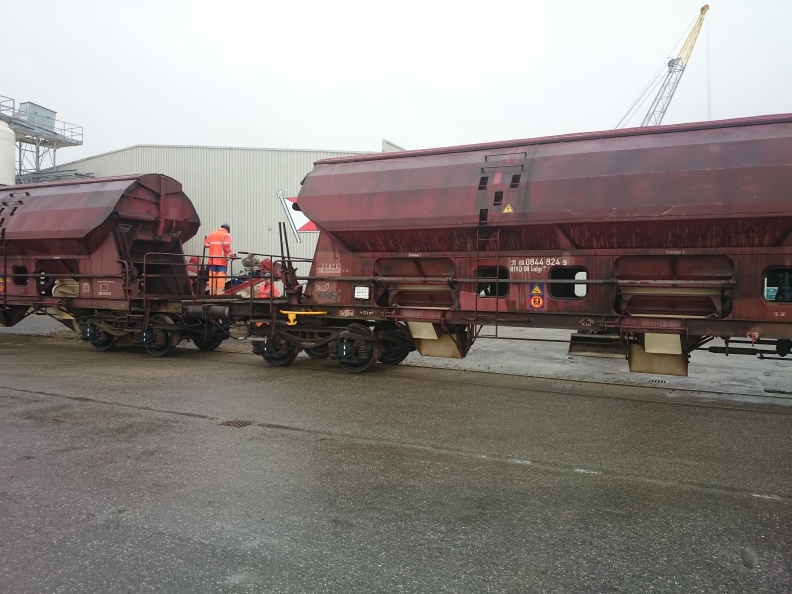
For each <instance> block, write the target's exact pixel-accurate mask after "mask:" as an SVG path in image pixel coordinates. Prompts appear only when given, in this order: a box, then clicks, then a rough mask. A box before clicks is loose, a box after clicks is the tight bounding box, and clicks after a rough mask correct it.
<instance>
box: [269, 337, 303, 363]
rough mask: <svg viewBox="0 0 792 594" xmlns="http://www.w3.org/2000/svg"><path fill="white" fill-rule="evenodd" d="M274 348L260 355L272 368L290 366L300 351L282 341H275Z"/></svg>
mask: <svg viewBox="0 0 792 594" xmlns="http://www.w3.org/2000/svg"><path fill="white" fill-rule="evenodd" d="M275 344H276V348H275V349H273V350H271V351H270V352H268V353H261V358H262V359H264V360H265V361H266V362H267V363H269V364H270V365H272V366H273V367H285V366H286V365H291V364H292V363H294V360H295V359H296V358H297V355H298V354H299V352H300V349H299V348H298V347H296V346H294V345H293V344H292V343H290V342H287V341H285V340H283V339H278V338H276V339H275Z"/></svg>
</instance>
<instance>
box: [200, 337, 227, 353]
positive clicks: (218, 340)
mask: <svg viewBox="0 0 792 594" xmlns="http://www.w3.org/2000/svg"><path fill="white" fill-rule="evenodd" d="M224 340H225V336H209V337H208V338H204V337H203V336H193V337H192V341H193V343H194V344H195V346H196V347H198V349H200V350H202V351H213V350H215V349H216V348H217V347H219V346H220V345H221V344H223V341H224Z"/></svg>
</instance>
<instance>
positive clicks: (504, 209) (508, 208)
mask: <svg viewBox="0 0 792 594" xmlns="http://www.w3.org/2000/svg"><path fill="white" fill-rule="evenodd" d="M501 212H502V213H504V214H505V213H507V212H514V209H513V208H512V205H511V204H507V205H506V206H505V207H504V208H503V210H502V211H501Z"/></svg>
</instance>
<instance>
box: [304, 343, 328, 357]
mask: <svg viewBox="0 0 792 594" xmlns="http://www.w3.org/2000/svg"><path fill="white" fill-rule="evenodd" d="M305 354H306V355H308V356H309V357H310V358H311V359H327V357H328V355H330V346H329V345H326V344H323V345H322V346H318V347H314V348H312V349H305Z"/></svg>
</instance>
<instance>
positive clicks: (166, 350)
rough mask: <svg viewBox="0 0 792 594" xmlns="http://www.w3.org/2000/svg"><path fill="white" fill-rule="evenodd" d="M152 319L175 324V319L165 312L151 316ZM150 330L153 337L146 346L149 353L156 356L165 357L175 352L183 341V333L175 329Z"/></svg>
mask: <svg viewBox="0 0 792 594" xmlns="http://www.w3.org/2000/svg"><path fill="white" fill-rule="evenodd" d="M151 319H152V321H155V322H159V323H161V324H173V323H174V322H173V320H172V319H171V318H170V317H169V316H166V315H164V314H157V315H154V316H151ZM148 332H150V333H151V339H150V341H149V342H148V343H147V344H144V345H143V346H144V348H145V349H146V352H147V353H148V354H149V355H153V356H155V357H165V356H167V355H170V354H171V353H172V352H173V349H175V348H176V345H177V344H179V342H180V341H181V335H180V334H179V333H178V332H176V331H175V330H167V329H164V328H149V330H148Z"/></svg>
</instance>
